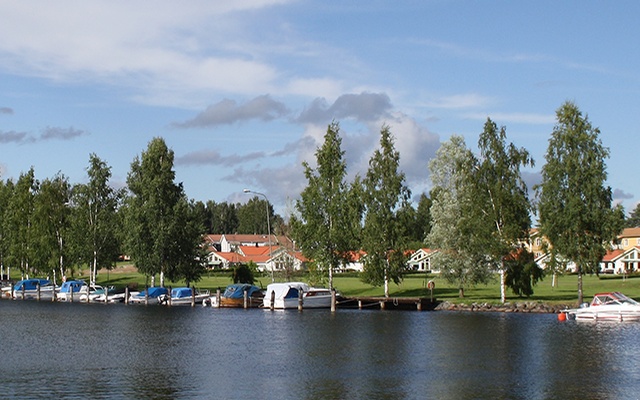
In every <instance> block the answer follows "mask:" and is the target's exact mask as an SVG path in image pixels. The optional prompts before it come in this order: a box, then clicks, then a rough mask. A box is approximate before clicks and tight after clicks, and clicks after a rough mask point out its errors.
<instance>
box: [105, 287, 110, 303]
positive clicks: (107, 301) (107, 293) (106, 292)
mask: <svg viewBox="0 0 640 400" xmlns="http://www.w3.org/2000/svg"><path fill="white" fill-rule="evenodd" d="M104 304H109V286H105V287H104Z"/></svg>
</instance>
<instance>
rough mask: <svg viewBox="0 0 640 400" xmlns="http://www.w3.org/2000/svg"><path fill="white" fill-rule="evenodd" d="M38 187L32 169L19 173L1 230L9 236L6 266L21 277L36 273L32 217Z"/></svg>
mask: <svg viewBox="0 0 640 400" xmlns="http://www.w3.org/2000/svg"><path fill="white" fill-rule="evenodd" d="M39 186H40V183H39V182H38V181H37V180H36V178H35V173H34V170H33V167H32V168H31V169H29V171H28V172H26V173H22V174H20V177H19V178H18V181H17V182H16V184H15V186H14V191H13V196H11V201H10V202H9V208H8V218H7V221H6V223H7V230H6V231H5V232H6V233H7V235H8V236H9V248H8V256H9V257H8V258H9V265H17V266H18V268H19V269H20V272H21V274H22V277H24V276H25V275H26V274H29V272H31V271H33V272H36V269H35V268H34V265H33V263H34V261H35V260H36V250H37V240H38V237H37V235H36V233H37V232H36V227H35V226H34V223H33V219H34V215H33V214H34V210H35V196H36V194H37V192H38V189H39Z"/></svg>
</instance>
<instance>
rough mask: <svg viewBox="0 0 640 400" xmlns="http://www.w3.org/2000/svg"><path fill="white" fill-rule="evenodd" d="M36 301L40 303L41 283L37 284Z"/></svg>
mask: <svg viewBox="0 0 640 400" xmlns="http://www.w3.org/2000/svg"><path fill="white" fill-rule="evenodd" d="M36 300H38V301H40V282H38V283H36Z"/></svg>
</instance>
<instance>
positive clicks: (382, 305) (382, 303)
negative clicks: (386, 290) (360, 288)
mask: <svg viewBox="0 0 640 400" xmlns="http://www.w3.org/2000/svg"><path fill="white" fill-rule="evenodd" d="M384 306H385V304H384V300H380V309H381V310H384Z"/></svg>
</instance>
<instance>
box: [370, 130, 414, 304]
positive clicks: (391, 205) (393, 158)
mask: <svg viewBox="0 0 640 400" xmlns="http://www.w3.org/2000/svg"><path fill="white" fill-rule="evenodd" d="M399 165H400V153H398V152H397V151H396V149H395V146H394V138H393V136H392V134H391V131H390V129H389V126H387V125H384V126H383V127H382V129H381V131H380V148H379V149H377V150H376V151H375V152H374V154H373V156H372V157H371V160H369V169H368V170H367V175H366V177H365V179H364V181H363V186H364V197H363V198H364V205H365V217H364V228H363V231H362V243H363V246H362V247H363V250H364V251H365V252H366V253H367V254H366V256H365V258H364V273H363V275H362V278H363V280H364V281H365V282H368V283H370V284H372V285H376V286H377V285H382V284H384V295H385V296H386V297H389V281H393V282H395V283H396V284H398V283H400V280H401V279H402V276H403V273H404V271H405V269H406V256H405V250H406V249H407V242H408V240H407V239H408V238H407V236H406V231H404V227H403V225H402V221H401V218H400V214H401V212H400V210H402V209H403V208H404V207H406V206H407V203H408V202H409V198H410V197H411V191H410V190H409V189H408V188H407V186H406V185H405V176H404V173H403V172H401V171H400V170H399Z"/></svg>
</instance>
